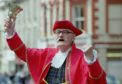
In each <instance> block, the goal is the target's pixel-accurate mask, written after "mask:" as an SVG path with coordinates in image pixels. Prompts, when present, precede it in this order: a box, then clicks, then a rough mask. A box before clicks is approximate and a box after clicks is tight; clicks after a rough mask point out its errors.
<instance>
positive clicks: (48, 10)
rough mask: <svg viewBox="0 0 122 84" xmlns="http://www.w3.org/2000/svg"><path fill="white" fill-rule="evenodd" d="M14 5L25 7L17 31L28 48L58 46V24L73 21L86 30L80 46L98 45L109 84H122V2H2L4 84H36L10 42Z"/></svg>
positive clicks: (0, 50) (0, 73) (0, 71)
mask: <svg viewBox="0 0 122 84" xmlns="http://www.w3.org/2000/svg"><path fill="white" fill-rule="evenodd" d="M11 4H12V5H14V4H17V5H19V6H21V7H22V8H23V11H22V12H21V13H20V14H19V15H18V16H17V21H16V31H17V32H18V34H19V35H20V37H21V39H22V40H23V42H24V43H25V44H26V46H27V47H33V48H45V47H55V42H56V41H55V39H54V37H55V36H54V34H53V32H52V27H53V24H54V22H55V21H56V20H62V19H67V20H70V21H71V22H72V23H73V24H74V25H75V26H76V27H77V28H79V29H80V30H83V31H84V32H83V34H82V35H80V36H78V37H77V38H76V41H75V43H76V45H77V47H78V48H80V49H82V46H83V45H86V44H92V45H94V46H95V47H96V48H97V50H98V52H99V54H98V59H99V61H100V64H101V65H102V67H103V69H104V70H105V72H106V73H107V81H108V84H122V73H121V71H122V0H0V84H33V80H32V79H31V76H30V73H29V72H28V69H27V65H26V63H24V62H23V61H21V60H20V59H18V58H17V57H16V55H15V54H14V53H13V52H12V51H11V50H10V49H9V48H8V46H7V43H6V36H5V33H4V20H5V19H6V18H7V16H8V10H9V7H10V5H11ZM4 79H5V80H7V82H5V83H2V81H3V80H4Z"/></svg>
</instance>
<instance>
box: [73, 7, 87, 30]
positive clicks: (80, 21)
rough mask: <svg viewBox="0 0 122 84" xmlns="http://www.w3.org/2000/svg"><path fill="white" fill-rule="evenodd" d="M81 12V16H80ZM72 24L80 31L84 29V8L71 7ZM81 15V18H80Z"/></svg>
mask: <svg viewBox="0 0 122 84" xmlns="http://www.w3.org/2000/svg"><path fill="white" fill-rule="evenodd" d="M81 11H82V12H83V14H81ZM72 14H73V18H72V20H73V23H74V25H75V26H76V27H77V28H79V29H80V30H82V29H83V28H84V20H85V18H84V6H83V5H75V6H73V13H72ZM82 15H83V16H82Z"/></svg>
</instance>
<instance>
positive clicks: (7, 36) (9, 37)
mask: <svg viewBox="0 0 122 84" xmlns="http://www.w3.org/2000/svg"><path fill="white" fill-rule="evenodd" d="M14 35H15V32H14V33H13V34H12V35H8V33H7V32H5V36H6V39H11V38H13V37H14Z"/></svg>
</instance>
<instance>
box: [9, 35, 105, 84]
mask: <svg viewBox="0 0 122 84" xmlns="http://www.w3.org/2000/svg"><path fill="white" fill-rule="evenodd" d="M7 42H8V45H9V47H10V49H11V50H13V51H14V52H15V53H16V55H17V56H18V57H19V58H20V59H22V60H23V61H25V62H27V64H28V68H29V70H30V74H31V76H32V78H33V79H34V82H35V84H46V83H45V80H44V79H45V77H46V75H47V73H48V71H49V68H50V65H51V60H52V58H53V56H54V55H55V53H56V52H57V51H58V49H56V48H45V49H36V48H26V46H25V45H24V44H23V42H22V41H21V39H20V38H19V37H18V35H17V33H16V34H15V36H14V37H13V38H11V39H7ZM66 64H67V65H66V66H67V67H66V73H65V77H66V79H68V80H69V81H70V84H106V75H105V72H104V71H103V70H102V68H101V66H100V65H99V63H98V61H96V62H95V63H93V64H91V65H87V63H86V62H85V60H84V57H83V52H82V51H81V50H80V49H78V48H76V47H75V45H73V46H72V51H71V54H70V56H69V58H68V59H67V60H66Z"/></svg>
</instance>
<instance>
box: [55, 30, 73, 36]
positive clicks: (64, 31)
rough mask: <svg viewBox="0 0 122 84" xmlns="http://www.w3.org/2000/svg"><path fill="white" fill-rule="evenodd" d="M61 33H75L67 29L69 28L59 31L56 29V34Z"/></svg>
mask: <svg viewBox="0 0 122 84" xmlns="http://www.w3.org/2000/svg"><path fill="white" fill-rule="evenodd" d="M60 33H62V34H65V35H67V34H74V33H73V32H70V31H67V30H63V31H60V30H57V31H55V34H57V35H59V34H60Z"/></svg>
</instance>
